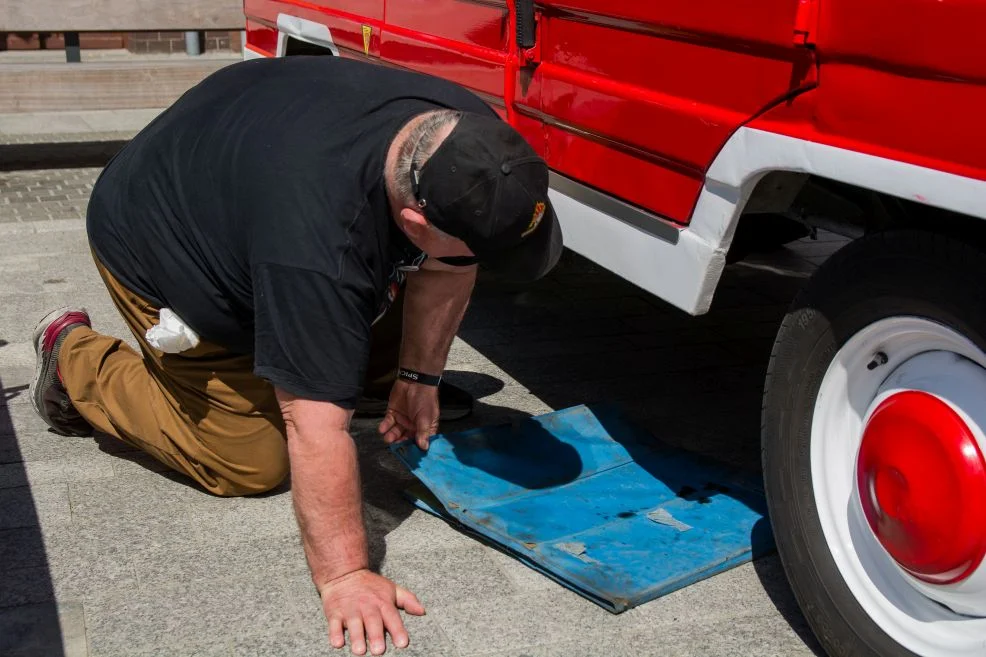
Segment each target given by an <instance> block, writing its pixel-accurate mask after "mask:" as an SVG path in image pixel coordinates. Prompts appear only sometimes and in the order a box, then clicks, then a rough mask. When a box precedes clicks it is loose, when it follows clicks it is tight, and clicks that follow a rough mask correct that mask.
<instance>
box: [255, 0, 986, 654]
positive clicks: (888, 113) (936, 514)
mask: <svg viewBox="0 0 986 657" xmlns="http://www.w3.org/2000/svg"><path fill="white" fill-rule="evenodd" d="M245 12H246V17H247V42H246V47H245V48H246V50H245V54H246V56H247V57H282V56H291V55H301V54H304V55H312V54H321V55H333V56H340V57H352V58H356V59H364V60H369V61H373V62H377V63H380V64H383V65H388V66H398V67H404V68H409V69H413V70H417V71H422V72H425V73H430V74H434V75H437V76H441V77H443V78H447V79H449V80H453V81H455V82H458V83H460V84H462V85H464V86H465V87H467V88H469V89H471V90H472V91H474V92H475V93H476V94H478V95H479V96H480V97H482V98H483V99H485V100H486V101H487V102H488V103H489V104H490V105H491V106H492V107H494V108H495V109H496V110H497V111H498V112H499V113H500V115H501V116H502V117H503V118H504V119H506V120H507V121H509V122H510V123H511V124H512V125H513V126H514V127H516V128H517V129H518V130H519V131H520V132H521V133H522V134H523V135H524V136H525V137H526V138H527V139H528V140H529V141H530V143H531V144H532V145H533V147H534V148H535V149H536V150H537V151H538V152H539V153H540V154H541V155H542V156H543V157H544V158H545V160H546V161H547V162H548V164H549V166H550V167H551V170H552V173H551V190H552V191H551V196H552V200H553V202H554V205H555V208H556V209H557V212H558V215H559V218H560V220H561V222H562V224H563V227H564V232H565V242H566V245H567V246H568V247H569V248H571V249H572V250H574V251H576V252H578V253H580V254H582V255H583V256H585V257H587V258H589V259H590V260H593V261H595V262H596V263H599V264H600V265H602V266H604V267H606V268H608V269H610V270H612V271H613V272H616V273H617V274H619V275H620V276H622V277H624V278H626V279H627V280H629V281H632V282H633V283H635V284H637V285H639V286H640V287H643V288H644V289H646V290H648V291H650V292H652V293H653V294H655V295H657V296H658V297H660V298H662V299H664V300H666V301H668V302H670V303H671V304H674V305H675V306H677V307H679V308H681V309H682V310H684V311H686V312H688V313H692V314H696V315H697V314H701V313H704V312H706V311H707V310H708V309H709V305H710V303H711V301H712V298H713V295H714V294H715V290H716V285H717V283H718V282H719V278H720V275H721V273H722V270H723V267H724V265H725V263H726V261H727V256H730V248H731V246H735V245H734V237H735V236H736V234H737V229H738V228H740V227H742V230H743V231H745V233H744V234H752V235H755V236H759V238H758V239H761V240H768V241H769V240H773V241H775V242H778V241H783V240H784V239H790V236H791V235H792V234H795V233H796V231H798V230H804V231H812V230H815V229H818V228H824V229H826V230H828V231H833V232H836V233H840V234H842V235H845V236H848V237H851V238H853V241H852V242H851V243H850V244H849V245H848V246H846V247H845V248H843V249H842V250H841V251H839V252H838V253H837V254H836V255H835V256H833V257H832V258H831V259H829V260H828V261H827V262H826V263H825V264H824V265H822V266H821V267H820V269H819V270H818V271H817V273H815V274H814V275H813V277H812V278H811V279H810V280H809V281H808V282H807V284H806V286H805V288H804V289H803V290H802V292H801V293H800V294H799V296H798V297H797V299H796V300H795V301H794V303H793V305H792V306H791V308H790V311H789V312H788V314H787V316H786V318H785V319H784V322H783V324H782V325H781V327H780V329H779V332H778V334H777V339H776V342H775V345H774V349H773V354H772V356H771V362H770V365H769V370H768V375H767V380H766V386H765V394H764V401H763V430H762V446H763V470H764V478H765V484H766V491H767V496H768V502H769V507H770V514H771V519H772V522H773V525H774V528H775V535H776V539H777V546H778V550H779V552H780V556H781V560H782V561H783V564H784V567H785V569H786V572H787V575H788V579H789V580H790V583H791V586H792V588H793V589H794V592H795V595H796V597H797V599H798V601H799V603H800V605H801V608H802V610H803V611H804V613H805V615H806V616H807V618H808V620H809V622H810V623H811V625H812V627H813V629H814V631H815V633H816V634H817V636H818V638H819V639H820V641H821V643H822V644H823V646H824V647H825V649H826V650H827V651H828V652H829V654H831V655H840V656H849V655H852V656H860V655H880V656H882V657H888V656H891V655H894V656H897V655H921V656H922V657H931V656H936V655H948V656H950V657H971V656H972V655H983V654H986V564H984V563H983V557H984V555H986V459H984V456H983V452H984V450H986V438H984V433H983V427H986V284H984V282H983V279H982V278H980V276H983V275H984V274H986V222H983V219H986V55H984V54H983V50H982V45H981V44H980V43H979V39H981V38H982V36H981V29H982V26H983V25H984V24H986V2H983V0H702V1H697V0H693V1H691V2H684V1H679V2H672V1H670V0H649V1H643V0H539V1H538V2H536V3H535V2H533V0H245ZM782 236H787V237H782Z"/></svg>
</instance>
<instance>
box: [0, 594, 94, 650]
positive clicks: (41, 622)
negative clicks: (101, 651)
mask: <svg viewBox="0 0 986 657" xmlns="http://www.w3.org/2000/svg"><path fill="white" fill-rule="evenodd" d="M0 629H2V630H3V631H2V632H0V654H2V655H8V656H10V657H52V656H54V655H57V656H58V657H86V655H88V647H87V642H86V625H85V616H84V611H83V607H82V603H80V602H64V603H61V604H56V603H53V602H45V603H40V604H31V605H24V606H20V607H8V608H4V609H0Z"/></svg>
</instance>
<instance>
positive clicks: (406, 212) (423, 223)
mask: <svg viewBox="0 0 986 657" xmlns="http://www.w3.org/2000/svg"><path fill="white" fill-rule="evenodd" d="M401 229H402V230H403V231H404V232H405V233H407V236H408V237H410V238H412V239H414V238H420V237H424V236H425V234H426V233H427V231H428V220H427V219H425V216H424V215H423V214H421V213H420V212H418V211H417V210H414V209H412V208H404V209H403V210H401Z"/></svg>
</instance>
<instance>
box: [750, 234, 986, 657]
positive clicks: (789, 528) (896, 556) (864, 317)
mask: <svg viewBox="0 0 986 657" xmlns="http://www.w3.org/2000/svg"><path fill="white" fill-rule="evenodd" d="M984 275H986V252H984V250H983V249H982V247H980V246H977V245H974V244H971V243H965V242H962V241H959V240H956V239H953V238H950V237H945V236H943V235H940V234H935V233H931V232H924V231H918V230H899V231H888V232H885V233H877V234H874V235H870V236H867V237H864V238H861V239H859V240H857V241H855V242H853V243H852V244H849V245H847V246H846V247H845V248H843V249H842V250H841V251H839V252H838V253H836V254H835V255H834V256H833V257H832V258H830V259H829V260H828V261H827V262H826V263H825V264H824V265H823V266H822V267H821V268H820V269H819V270H818V272H816V274H815V275H814V276H813V277H812V279H811V280H810V281H809V282H808V284H807V285H806V287H805V289H804V290H803V291H802V292H801V293H800V294H799V295H798V297H797V298H796V299H795V301H794V302H793V304H792V307H791V309H790V310H789V312H788V314H787V316H786V317H785V319H784V322H783V324H782V325H781V328H780V330H779V332H778V335H777V339H776V341H775V343H774V348H773V353H772V354H771V360H770V366H769V368H768V371H767V379H766V385H765V391H764V402H763V415H762V450H763V470H764V480H765V481H764V483H765V489H766V492H767V498H768V506H769V510H770V517H771V521H772V524H773V527H774V533H775V538H776V542H777V548H778V552H779V554H780V558H781V561H782V562H783V564H784V568H785V572H786V573H787V577H788V580H789V582H790V584H791V587H792V589H793V591H794V594H795V597H796V598H797V600H798V603H799V604H800V606H801V609H802V611H803V612H804V614H805V616H806V617H807V620H808V622H809V624H810V625H811V627H812V629H813V630H814V632H815V634H816V636H817V637H818V639H819V641H820V642H821V644H822V645H823V646H824V648H825V650H826V651H827V652H828V654H829V655H832V656H833V657H850V656H852V657H861V656H864V655H867V656H878V657H891V656H893V657H900V656H914V655H920V657H933V656H938V655H949V656H950V657H969V656H971V655H974V654H975V655H982V654H986V647H984V646H986V564H984V563H982V562H980V561H977V558H978V559H981V558H982V554H981V552H982V550H986V539H984V536H986V522H984V520H986V518H984V516H983V513H984V511H983V510H984V509H986V470H982V469H978V470H977V467H978V466H977V463H980V462H981V461H982V454H983V452H984V451H986V444H983V443H984V442H986V441H984V439H983V434H982V431H981V429H980V427H986V411H984V410H983V409H984V408H986V285H984V283H983V281H984ZM922 404H924V406H922ZM929 405H930V406H929ZM928 408H932V409H933V411H934V412H930V411H928V410H927V409H928ZM887 409H891V410H890V411H887ZM881 413H882V414H883V415H882V416H881V417H882V418H883V419H886V418H888V417H891V416H893V417H891V419H892V420H894V421H895V422H898V424H893V423H890V424H887V422H881V421H874V418H875V417H876V416H877V415H880V414H881ZM888 413H889V415H888ZM938 413H941V415H938ZM894 414H896V415H894ZM955 418H958V420H959V422H964V423H965V427H966V428H967V429H968V431H967V432H965V433H963V432H962V425H960V424H954V420H955ZM901 421H903V422H905V424H904V425H901V424H899V422H901ZM913 423H917V424H913ZM888 426H889V427H891V428H893V427H898V428H899V427H900V426H904V427H905V428H907V431H910V430H911V429H910V427H912V426H914V427H919V429H920V431H919V430H918V429H914V433H913V436H912V434H911V433H907V434H906V435H905V434H904V433H900V432H897V433H893V432H891V431H889V430H888V429H887V427H888ZM922 432H923V433H922ZM912 437H913V440H911V438H912ZM905 438H906V440H905ZM894 440H897V442H896V443H895V442H894ZM887 445H891V447H889V448H888V447H887ZM955 450H965V451H963V452H962V454H965V455H966V456H967V457H968V458H967V459H966V460H965V461H961V462H960V464H959V465H955V463H953V462H951V461H949V460H948V459H950V458H951V457H952V456H955V455H956V454H957V453H958V452H955ZM977 450H978V454H976V452H977ZM942 455H944V456H942ZM977 459H978V460H977ZM887 473H892V474H891V475H888V474H887ZM887 477H891V478H893V480H894V481H895V482H903V483H901V484H899V485H898V484H897V483H894V484H893V485H891V484H887V482H888V481H890V480H889V479H887ZM887 486H890V488H887ZM891 489H892V490H891ZM888 491H890V492H888ZM895 496H896V497H895ZM929 505H930V506H929ZM929 509H930V510H929ZM874 523H875V524H874ZM881 523H887V524H885V525H884V524H881ZM970 523H971V524H970ZM977 525H978V527H977V528H976V529H970V527H976V526H977ZM888 527H889V529H888ZM878 528H879V530H878ZM895 532H896V533H895ZM929 541H931V542H929ZM949 543H951V544H953V547H951V548H949V547H945V548H942V547H941V545H946V546H947V545H948V544H949ZM956 545H957V546H958V547H955V546H956ZM969 545H972V546H973V547H972V548H968V546H969ZM936 546H937V547H936ZM977 546H978V547H977ZM935 550H938V551H937V552H936V551H935ZM950 550H951V551H950ZM963 550H965V551H963ZM970 550H971V551H970ZM956 559H958V560H959V561H957V562H956V561H954V560H956ZM949 560H951V561H949ZM953 562H954V563H953ZM955 563H958V564H959V566H961V568H960V570H961V572H959V571H958V570H955ZM929 564H930V565H929ZM950 567H951V568H952V570H948V568H950ZM962 568H964V570H962ZM956 573H958V575H956ZM950 578H951V579H955V581H954V582H949V579H950ZM956 578H957V579H956ZM943 582H945V583H943ZM958 611H961V612H963V613H958Z"/></svg>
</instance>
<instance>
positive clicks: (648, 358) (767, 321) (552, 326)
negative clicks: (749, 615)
mask: <svg viewBox="0 0 986 657" xmlns="http://www.w3.org/2000/svg"><path fill="white" fill-rule="evenodd" d="M803 281H804V277H803V276H801V275H790V276H787V275H784V274H783V272H778V271H777V270H775V269H771V268H758V267H750V266H747V265H745V264H744V263H738V264H734V265H730V266H729V267H727V269H726V271H725V273H724V275H723V279H722V282H721V283H720V286H719V288H718V290H717V292H716V298H715V301H714V303H713V306H712V310H711V312H709V313H708V314H707V315H704V316H701V317H691V316H688V315H687V314H685V313H683V312H681V311H679V310H677V309H675V308H672V307H671V306H669V305H668V304H666V303H664V302H662V301H660V300H659V299H657V298H656V297H653V296H651V295H649V294H648V293H646V292H644V291H642V290H640V289H639V288H637V287H635V286H634V285H632V284H630V283H627V282H625V281H623V280H622V279H620V278H618V277H617V276H615V275H613V274H611V273H609V272H607V271H605V270H603V269H601V268H599V267H597V266H596V265H594V264H592V263H590V262H588V261H587V260H585V259H583V258H581V257H579V256H577V255H575V254H573V253H571V252H568V251H566V253H565V255H564V257H563V259H562V262H561V263H560V264H559V266H558V267H557V268H556V269H555V271H553V272H552V273H551V274H550V275H549V276H548V277H546V278H545V279H544V280H542V281H539V282H537V283H535V284H533V285H528V286H518V285H514V284H511V283H508V282H505V281H503V280H500V279H498V278H496V277H494V276H491V275H488V274H487V273H485V272H484V273H483V274H481V277H480V282H479V284H478V285H477V289H476V292H475V293H474V296H473V301H472V306H471V307H470V310H469V313H468V314H467V316H466V319H465V320H464V322H463V326H462V329H461V330H460V333H459V337H460V338H461V339H462V340H463V341H464V342H465V343H466V345H468V347H469V348H471V349H472V350H475V352H478V354H480V355H481V356H482V357H484V358H477V359H476V362H477V364H478V363H480V362H485V359H488V360H489V361H492V363H493V364H494V366H495V367H494V368H491V369H489V371H488V372H486V373H487V374H489V375H492V376H494V377H496V378H498V379H501V380H502V381H503V382H504V384H505V385H504V389H503V390H498V391H495V392H492V393H491V392H489V391H486V390H483V389H480V388H479V387H475V386H473V385H472V382H471V380H470V378H469V376H468V375H466V374H465V373H455V374H454V375H453V376H454V377H455V378H453V376H450V380H453V381H455V382H456V383H457V384H459V385H462V386H463V387H465V388H467V389H469V390H470V392H472V393H473V394H476V395H477V396H478V397H481V398H484V399H482V401H483V402H484V406H483V407H481V411H480V412H479V413H477V414H476V415H474V416H473V417H472V418H470V419H469V420H467V421H463V422H459V423H455V424H454V425H449V426H444V427H443V429H444V430H445V431H452V430H461V429H466V428H470V427H474V426H484V425H487V426H488V425H490V424H494V423H498V422H499V423H503V422H507V421H510V419H511V417H510V413H507V412H504V413H503V414H502V416H501V415H498V413H497V411H496V410H495V409H497V408H498V406H497V403H496V402H497V401H498V399H506V397H507V395H509V394H526V393H527V392H528V391H529V393H530V394H531V395H533V396H534V397H536V398H537V400H540V401H541V402H543V404H544V405H546V406H548V407H550V408H553V409H562V408H567V407H570V406H575V405H578V404H598V403H604V404H609V403H616V404H618V405H619V407H620V408H621V409H623V410H624V411H625V412H626V414H627V416H628V418H629V420H631V421H632V422H633V423H635V424H637V425H639V426H642V427H643V428H645V429H647V430H648V431H650V432H651V433H652V434H653V435H654V436H655V437H656V438H657V439H658V440H660V441H661V442H663V443H664V444H667V445H669V446H671V447H679V448H683V449H686V450H689V451H692V452H695V453H698V454H700V455H702V456H706V457H709V458H711V459H713V460H715V461H719V462H722V463H725V464H728V465H731V466H735V467H738V468H740V469H741V470H745V471H747V472H749V473H750V474H751V475H757V474H759V473H760V472H761V470H760V467H761V466H760V407H761V396H762V392H763V381H764V377H765V375H766V368H767V364H768V362H769V357H770V350H771V346H772V343H773V339H774V335H775V334H776V332H777V329H778V327H779V325H780V322H781V319H782V318H783V316H784V314H785V312H786V308H787V306H788V304H789V303H790V301H791V299H793V297H794V295H795V294H796V292H797V290H798V289H799V288H800V286H801V284H802V283H803ZM466 356H467V360H468V354H467V355H466ZM483 367H488V365H486V366H477V367H476V368H475V369H483ZM499 408H502V407H499ZM513 412H514V413H516V411H513ZM754 569H755V571H756V573H757V576H758V578H759V579H760V581H761V583H762V585H763V587H764V589H765V591H766V592H767V594H768V596H769V597H770V599H771V601H772V603H773V604H774V606H775V607H776V608H777V611H778V612H779V613H780V614H781V615H782V616H783V617H784V618H785V620H786V621H787V622H788V624H789V625H790V626H791V628H792V629H793V630H794V631H795V632H796V633H797V634H798V635H799V636H800V637H801V638H802V639H803V640H804V641H805V643H806V645H807V646H808V647H809V648H810V649H811V650H813V651H814V652H815V653H816V654H822V653H821V649H820V647H819V646H818V644H817V642H816V640H815V638H814V636H813V635H812V633H811V630H810V629H809V627H808V625H807V622H806V621H805V619H804V617H803V615H802V614H801V612H800V610H799V609H798V605H797V603H796V601H795V599H794V596H793V594H792V592H791V590H790V587H789V585H788V583H787V580H786V578H785V577H784V574H783V570H782V568H781V566H780V563H779V561H778V560H777V558H776V557H773V556H771V557H767V558H764V559H761V560H758V561H756V562H754Z"/></svg>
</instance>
